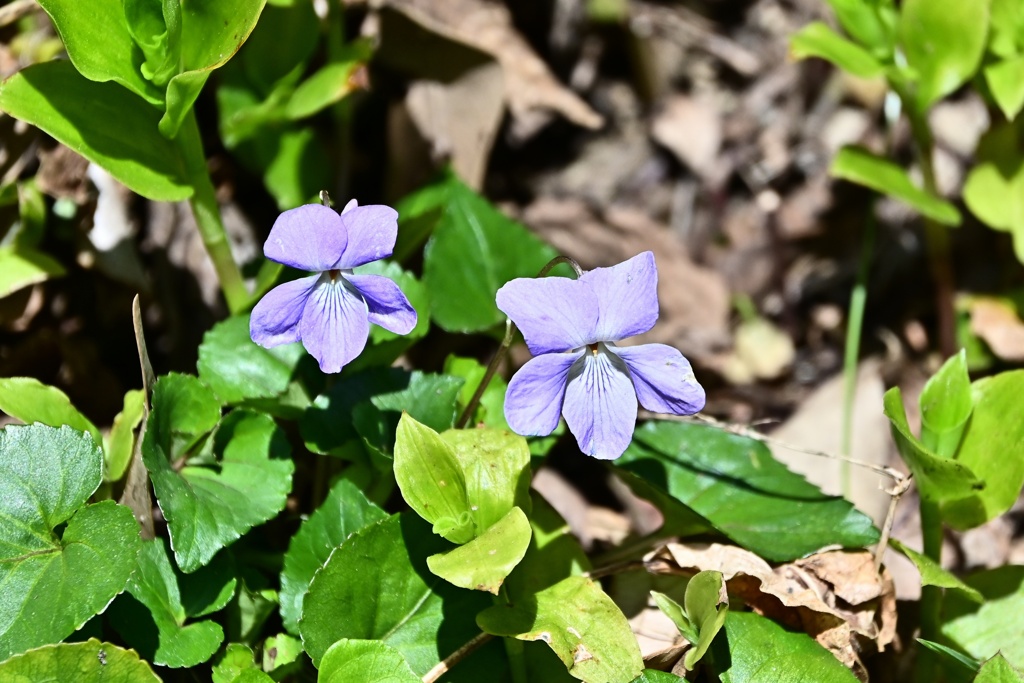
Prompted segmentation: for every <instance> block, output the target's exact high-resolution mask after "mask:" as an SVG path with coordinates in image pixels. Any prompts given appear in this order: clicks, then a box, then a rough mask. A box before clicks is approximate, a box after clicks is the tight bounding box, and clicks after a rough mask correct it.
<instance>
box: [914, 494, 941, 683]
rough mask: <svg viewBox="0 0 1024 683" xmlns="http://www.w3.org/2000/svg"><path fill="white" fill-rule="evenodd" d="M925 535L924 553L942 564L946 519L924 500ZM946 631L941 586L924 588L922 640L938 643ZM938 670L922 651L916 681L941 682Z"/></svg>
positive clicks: (924, 682) (923, 531)
mask: <svg viewBox="0 0 1024 683" xmlns="http://www.w3.org/2000/svg"><path fill="white" fill-rule="evenodd" d="M920 509H921V536H922V538H923V539H924V548H923V550H924V554H925V555H927V556H928V557H929V558H930V559H932V560H934V561H935V563H936V564H939V565H941V564H942V516H941V513H940V511H939V505H938V503H935V502H932V501H926V500H922V501H921V508H920ZM941 629H942V589H941V588H939V587H938V586H922V588H921V638H922V639H924V640H931V641H935V640H938V638H939V634H940V632H941ZM937 674H938V667H937V662H936V661H935V659H934V657H932V656H931V655H930V654H928V653H926V652H925V651H924V649H923V648H922V649H920V650H919V651H918V662H917V670H916V672H915V677H914V678H915V680H916V681H917V682H918V683H926V682H927V683H933V682H934V681H937V680H938V675H937Z"/></svg>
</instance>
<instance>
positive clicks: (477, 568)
mask: <svg viewBox="0 0 1024 683" xmlns="http://www.w3.org/2000/svg"><path fill="white" fill-rule="evenodd" d="M530 536H531V533H530V520H529V519H527V518H526V513H524V512H523V510H522V508H518V507H514V508H512V509H511V510H509V512H508V514H507V515H505V516H504V517H503V518H502V519H500V520H498V521H497V522H495V523H494V524H492V525H491V526H490V527H488V528H487V530H486V531H484V532H483V533H481V534H480V535H478V536H477V537H476V538H474V539H473V540H471V541H470V542H469V543H466V544H465V545H460V546H458V547H457V548H454V549H452V550H449V551H447V552H443V553H438V554H436V555H431V556H430V557H428V558H427V566H428V567H429V568H430V571H431V572H433V573H434V574H436V575H437V576H440V577H441V578H442V579H444V580H445V581H447V582H449V583H451V584H454V585H456V586H459V587H460V588H468V589H470V590H478V591H488V592H490V593H494V594H495V595H497V594H498V589H500V588H501V585H502V583H504V581H505V577H507V576H508V575H509V573H510V572H511V571H512V570H513V569H515V567H516V565H517V564H519V562H520V561H522V559H523V555H525V554H526V549H527V547H528V546H529V545H530Z"/></svg>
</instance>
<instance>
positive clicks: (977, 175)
mask: <svg viewBox="0 0 1024 683" xmlns="http://www.w3.org/2000/svg"><path fill="white" fill-rule="evenodd" d="M975 158H976V161H977V165H976V166H975V167H974V168H973V169H971V172H970V174H969V175H968V176H967V181H966V182H965V183H964V202H965V203H966V204H967V208H969V209H970V210H971V213H973V214H974V215H975V216H977V217H978V218H980V219H981V220H982V221H983V222H984V223H985V224H986V225H988V226H989V227H990V228H994V229H996V230H1002V231H1005V232H1009V233H1010V234H1012V235H1013V250H1014V253H1015V254H1016V255H1017V260H1018V261H1020V262H1021V263H1024V139H1022V138H1021V136H1020V135H1019V134H1018V132H1017V127H1016V126H1015V125H1013V124H999V125H994V126H992V128H990V129H989V131H988V132H987V133H985V135H984V136H983V137H982V138H981V141H980V142H979V143H978V149H977V152H976V153H975Z"/></svg>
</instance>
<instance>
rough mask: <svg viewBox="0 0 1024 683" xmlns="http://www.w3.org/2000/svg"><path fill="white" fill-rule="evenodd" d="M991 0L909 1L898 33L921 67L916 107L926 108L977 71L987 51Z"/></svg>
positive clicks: (906, 51) (914, 66) (914, 63)
mask: <svg viewBox="0 0 1024 683" xmlns="http://www.w3.org/2000/svg"><path fill="white" fill-rule="evenodd" d="M988 6H989V3H988V2H961V1H960V0H905V1H904V2H903V4H902V6H901V7H900V24H899V37H900V43H901V44H902V46H903V52H904V54H905V55H906V58H907V63H908V64H909V65H910V67H911V68H912V69H914V71H916V72H917V76H918V81H917V88H916V93H915V106H916V107H917V109H918V111H920V112H924V111H926V110H927V109H928V107H930V106H931V105H932V104H934V103H935V102H936V101H937V100H939V99H941V98H943V97H945V96H946V95H949V94H950V93H952V92H953V91H954V90H956V89H957V88H959V87H960V86H961V85H963V84H964V83H966V82H967V81H968V80H970V78H971V76H973V75H974V72H975V70H977V68H978V64H979V63H980V62H981V56H982V54H983V53H984V51H985V38H986V36H987V35H988V15H989V10H988Z"/></svg>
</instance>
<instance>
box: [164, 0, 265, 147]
mask: <svg viewBox="0 0 1024 683" xmlns="http://www.w3.org/2000/svg"><path fill="white" fill-rule="evenodd" d="M265 2H266V0H233V2H230V3H221V2H205V1H204V0H183V3H182V12H181V63H182V67H183V69H184V70H183V71H182V73H179V74H178V75H177V76H175V77H174V78H172V79H171V81H170V83H168V84H167V111H166V113H165V114H164V116H163V118H161V119H160V123H159V128H160V133H161V134H162V135H163V136H164V137H166V138H173V137H174V136H175V135H177V134H178V129H179V128H180V127H181V124H182V122H183V121H184V120H185V116H186V114H188V112H189V111H190V110H191V109H192V105H193V104H194V103H195V101H196V98H197V97H198V96H199V91H200V90H202V89H203V85H204V84H205V83H206V79H207V78H209V77H210V72H212V71H213V70H214V69H216V68H218V67H220V66H223V65H224V64H225V63H226V62H227V61H228V60H229V59H231V57H232V56H233V55H234V54H235V53H236V52H237V51H238V48H240V47H241V46H242V43H244V42H245V39H246V38H248V37H249V33H251V32H252V30H253V28H254V27H255V26H256V20H257V19H258V18H259V16H260V12H261V11H262V10H263V5H264V4H265Z"/></svg>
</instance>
